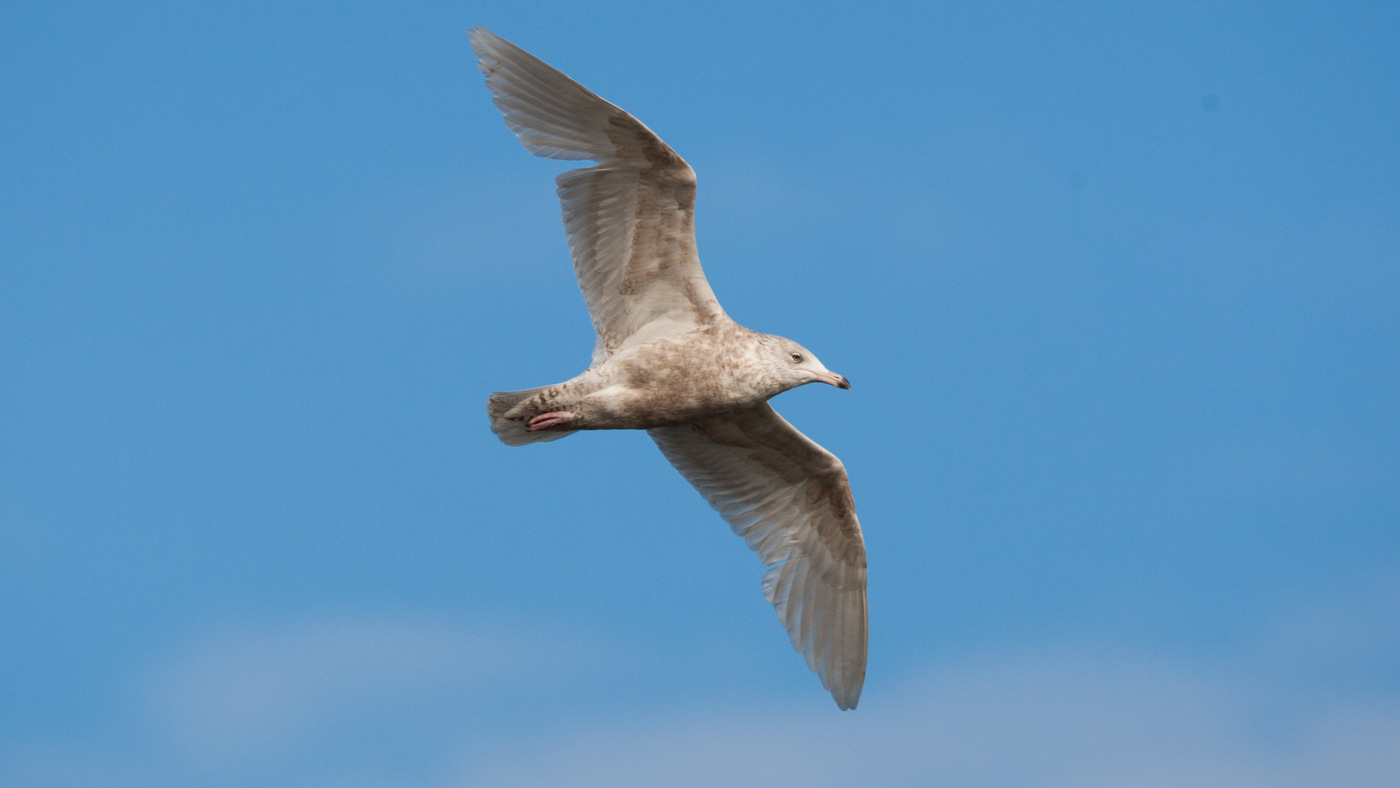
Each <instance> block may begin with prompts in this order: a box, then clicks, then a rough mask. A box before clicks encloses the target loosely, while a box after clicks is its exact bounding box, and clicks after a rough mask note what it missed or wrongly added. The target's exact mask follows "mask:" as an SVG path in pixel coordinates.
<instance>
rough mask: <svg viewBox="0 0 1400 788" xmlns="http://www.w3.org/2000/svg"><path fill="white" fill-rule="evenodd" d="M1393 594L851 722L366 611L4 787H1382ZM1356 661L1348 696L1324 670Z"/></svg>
mask: <svg viewBox="0 0 1400 788" xmlns="http://www.w3.org/2000/svg"><path fill="white" fill-rule="evenodd" d="M1396 587H1397V585H1396V584H1395V583H1391V582H1386V583H1380V584H1377V585H1375V586H1373V587H1370V588H1367V589H1364V590H1362V591H1358V592H1357V593H1356V594H1355V595H1353V596H1352V597H1349V598H1345V599H1338V600H1334V603H1332V604H1319V605H1317V606H1315V607H1312V608H1309V609H1307V610H1304V611H1299V612H1298V613H1297V614H1296V615H1294V616H1293V617H1290V618H1280V619H1278V620H1276V621H1274V622H1273V623H1271V624H1269V625H1267V626H1262V627H1261V628H1260V629H1259V631H1258V636H1257V638H1255V640H1254V641H1253V643H1254V645H1252V646H1245V647H1242V648H1241V649H1240V653H1239V654H1238V659H1233V660H1214V661H1211V662H1208V663H1207V662H1203V661H1190V660H1183V659H1167V658H1163V657H1161V656H1160V655H1151V654H1144V653H1133V652H1124V651H1122V650H1119V649H1115V648H1110V647H1103V646H1096V645H1092V644H1088V645H1086V644H1082V643H1081V644H1077V645H1070V646H1061V647H1040V648H1034V649H1025V650H1022V651H1018V652H1014V653H1013V652H1005V651H1003V652H999V653H988V654H983V655H980V656H978V657H976V658H967V659H964V660H963V661H961V662H958V663H956V664H942V665H939V666H938V667H936V668H932V669H929V670H927V671H925V672H923V673H922V674H920V675H916V676H912V677H910V678H908V679H907V680H906V681H905V682H903V684H902V685H901V686H898V687H897V688H896V690H895V691H893V692H891V691H889V689H888V688H889V687H890V685H889V684H886V685H885V687H886V690H885V691H884V692H878V693H876V692H868V693H867V696H866V697H865V698H864V699H863V702H862V706H861V708H860V709H859V710H858V711H856V712H853V713H846V714H843V713H838V712H836V711H835V710H834V709H831V708H828V707H827V704H826V703H816V702H815V701H814V700H813V699H812V698H811V697H809V696H806V695H804V698H803V701H802V703H801V705H800V706H799V705H773V704H769V705H763V706H760V705H757V704H755V705H752V706H749V707H740V708H736V707H735V706H733V705H732V704H726V705H722V706H721V705H719V704H718V703H717V702H716V701H700V702H696V703H692V704H688V705H684V706H678V705H673V706H669V707H665V708H657V709H653V710H650V711H642V712H638V711H637V709H636V707H635V705H633V706H632V707H631V708H623V707H620V706H618V705H606V704H605V703H602V702H596V703H595V702H584V703H580V702H579V698H578V697H577V696H575V697H573V698H571V699H570V698H564V697H562V696H559V695H558V691H559V689H560V688H561V687H562V686H563V685H564V684H565V683H567V682H571V681H577V680H579V679H580V673H579V670H578V669H579V668H580V667H583V668H584V670H585V671H586V672H588V673H596V672H598V671H599V670H601V671H603V672H605V673H616V672H618V671H625V670H627V669H628V668H627V666H626V665H624V664H622V663H621V662H618V661H617V659H616V656H617V655H615V654H612V655H610V654H608V653H606V649H607V646H605V645H603V644H601V643H599V644H595V645H594V646H592V647H585V649H584V651H583V652H582V653H581V652H580V650H579V649H578V648H577V647H574V646H572V645H571V646H570V647H569V648H567V649H562V648H560V644H561V643H569V644H573V643H577V642H580V641H583V642H586V639H581V638H579V637H577V635H576V634H573V635H570V636H568V637H564V638H561V637H559V636H558V635H557V634H551V633H548V632H543V631H542V632H540V633H528V632H525V633H522V632H518V631H516V632H512V631H507V630H505V629H500V628H494V629H493V628H484V627H474V626H469V625H462V624H451V623H443V622H431V621H423V620H404V619H395V618H374V617H368V618H365V617H361V618H344V619H338V620H331V621H319V622H310V623H306V622H303V623H300V624H295V623H283V624H278V625H264V626H256V627H248V628H236V629H228V630H225V631H222V632H219V633H217V634H213V635H210V636H207V637H204V638H201V639H198V640H197V641H196V642H194V643H193V644H192V645H190V646H189V647H188V648H185V649H181V650H178V651H176V652H174V653H171V654H168V655H166V656H165V657H164V658H162V659H160V660H157V661H156V662H155V663H153V665H152V669H151V670H150V672H149V675H148V679H147V680H146V681H145V682H144V686H146V688H147V691H146V693H145V695H144V696H143V700H142V701H141V703H140V704H139V705H140V707H141V708H139V709H133V710H130V711H131V713H130V715H129V716H130V717H131V718H132V719H138V718H140V719H144V720H146V722H145V723H144V724H142V725H134V726H132V727H131V728H130V729H129V730H120V731H117V730H108V731H105V732H100V733H94V734H93V735H92V738H90V739H88V740H82V739H75V740H72V741H67V742H52V741H49V742H29V743H28V744H26V745H25V746H23V747H12V748H10V749H9V750H8V751H7V752H4V753H0V783H5V784H31V785H54V786H59V785H63V786H79V785H82V786H90V787H92V788H104V787H105V786H117V785H141V784H201V785H246V784H259V785H322V784H324V785H364V786H369V785H395V786H404V787H414V788H449V787H453V788H455V787H456V786H522V787H525V788H528V787H529V786H558V785H570V786H585V787H586V786H595V785H597V786H602V785H606V786H618V785H668V786H701V785H703V786H712V785H732V786H746V785H763V786H765V787H771V786H784V785H793V786H796V785H801V786H823V785H831V786H835V785H887V786H901V785H910V786H913V785H969V786H1056V787H1058V786H1065V787H1069V786H1074V787H1076V788H1079V787H1081V786H1082V787H1089V788H1093V787H1096V786H1104V788H1108V787H1109V786H1122V785H1133V786H1149V787H1150V786H1163V787H1164V788H1165V786H1180V785H1192V786H1230V788H1241V787H1244V788H1248V787H1249V786H1260V787H1261V788H1263V787H1264V786H1268V787H1269V788H1292V787H1293V786H1297V787H1298V788H1302V786H1315V785H1328V786H1352V787H1356V788H1359V787H1361V786H1376V787H1377V788H1379V787H1380V786H1388V785H1390V784H1391V783H1392V782H1393V777H1394V775H1395V774H1400V687H1397V686H1395V683H1394V682H1393V681H1386V680H1384V676H1381V674H1378V673H1377V672H1376V669H1382V670H1384V669H1393V668H1394V667H1395V663H1394V661H1395V660H1396V659H1397V656H1398V655H1397V653H1396V650H1395V642H1394V640H1393V639H1387V638H1380V639H1377V638H1376V637H1363V636H1362V634H1364V633H1365V632H1367V631H1374V630H1377V629H1382V630H1386V631H1388V629H1387V628H1389V627H1390V626H1391V625H1392V623H1393V620H1394V619H1393V613H1394V610H1395V604H1396V603H1395V599H1394V597H1393V591H1394V590H1395V588H1396ZM589 654H591V657H590V656H589ZM551 655H557V656H551ZM1357 665H1361V666H1369V668H1368V669H1369V670H1370V673H1369V674H1366V675H1365V676H1362V678H1361V679H1360V680H1359V684H1357V685H1356V686H1350V685H1348V686H1342V687H1340V688H1339V687H1338V686H1337V685H1336V683H1335V682H1329V681H1326V680H1323V681H1319V680H1317V678H1316V677H1317V676H1318V675H1319V674H1320V672H1321V673H1322V674H1325V675H1330V673H1329V671H1330V672H1332V673H1335V672H1336V671H1338V670H1347V669H1349V666H1357ZM1378 676H1380V678H1377V677H1378ZM1392 678H1393V677H1392ZM609 681H612V679H610V680H609ZM138 683H140V682H138ZM1358 686H1359V687H1360V688H1361V689H1362V690H1363V691H1357V689H1358ZM594 700H595V701H597V700H598V699H597V698H595V699H594ZM532 704H533V706H532ZM445 707H451V708H452V709H454V710H456V711H453V712H451V713H440V711H439V710H440V709H441V708H445ZM462 709H468V710H470V713H468V714H463V713H461V710H462ZM347 721H350V723H349V724H347ZM367 741H368V742H373V745H371V746H368V747H367V746H366V745H365V742H367ZM389 741H392V742H396V743H394V744H392V745H390V744H385V742H389ZM406 754H407V755H406Z"/></svg>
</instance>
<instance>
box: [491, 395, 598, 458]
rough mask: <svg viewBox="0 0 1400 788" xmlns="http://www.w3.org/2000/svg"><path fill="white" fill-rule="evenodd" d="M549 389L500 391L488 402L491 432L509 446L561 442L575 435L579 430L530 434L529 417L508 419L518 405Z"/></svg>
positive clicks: (543, 431) (539, 431)
mask: <svg viewBox="0 0 1400 788" xmlns="http://www.w3.org/2000/svg"><path fill="white" fill-rule="evenodd" d="M547 388H549V387H548V386H541V387H539V388H537V389H524V390H523V391H498V392H496V393H495V394H492V395H491V397H490V398H489V399H487V400H486V415H488V416H490V417H491V431H492V432H494V433H496V437H497V438H500V439H501V443H504V444H506V445H507V446H524V445H525V444H527V443H543V442H544V441H555V440H559V439H560V438H563V437H565V436H566V435H573V434H574V433H575V432H577V430H538V431H536V432H530V431H529V430H528V429H526V427H525V424H526V422H528V421H529V418H528V417H525V418H519V417H517V418H507V416H506V414H507V413H509V412H510V411H511V409H513V408H514V407H515V406H516V405H519V404H520V403H522V402H524V401H525V400H527V399H529V398H530V397H532V396H534V395H535V394H538V393H540V392H541V391H544V390H545V389H547ZM532 415H533V414H532Z"/></svg>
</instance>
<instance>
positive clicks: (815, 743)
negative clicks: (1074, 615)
mask: <svg viewBox="0 0 1400 788" xmlns="http://www.w3.org/2000/svg"><path fill="white" fill-rule="evenodd" d="M1276 700H1277V699H1276V698H1260V697H1257V696H1255V695H1253V694H1252V692H1250V691H1245V690H1242V689H1241V688H1240V687H1238V686H1236V685H1235V684H1234V683H1232V682H1229V681H1225V680H1222V679H1220V678H1213V677H1210V676H1208V675H1202V674H1201V673H1200V672H1196V671H1191V670H1185V669H1182V668H1179V667H1178V668H1172V667H1168V666H1161V665H1153V664H1149V663H1145V662H1143V661H1134V660H1131V659H1126V658H1121V657H1119V658H1109V659H1105V658H1103V657H1102V656H1099V655H1095V654H1093V653H1078V654H1076V653H1066V652H1061V653H1055V654H1038V655H1025V656H1021V657H1015V658H998V659H990V660H987V661H985V662H982V663H979V664H966V665H962V666H959V667H957V668H951V669H944V670H940V671H938V672H937V673H936V674H934V675H931V676H927V677H924V678H922V679H920V680H917V681H914V682H911V683H910V684H909V685H908V686H906V687H905V688H903V689H902V690H901V691H900V692H898V693H897V694H896V695H895V699H894V700H893V702H891V701H890V700H886V701H885V702H884V704H883V705H882V704H881V701H880V699H879V698H878V697H867V698H866V700H865V702H864V703H863V706H862V708H861V709H860V710H858V711H856V712H852V713H849V714H839V713H836V712H834V711H831V712H825V711H823V712H820V713H813V714H787V713H783V712H781V711H773V710H765V709H750V710H747V711H746V712H744V713H740V714H730V715H711V716H704V717H701V718H700V719H695V718H693V717H691V718H683V719H672V720H666V719H654V720H637V721H630V722H622V721H613V722H611V723H602V724H600V725H599V726H598V727H597V728H596V729H593V730H587V729H586V728H585V726H580V728H579V729H578V730H574V731H572V732H570V733H567V734H565V735H563V736H560V737H558V738H554V739H535V740H532V741H528V742H522V743H521V746H520V748H519V749H518V750H516V751H515V752H512V753H508V754H503V755H502V756H501V757H500V758H499V759H498V760H497V761H496V762H495V763H493V764H491V765H489V766H478V767H476V768H473V769H471V770H468V771H466V772H465V773H464V774H463V775H462V776H461V780H460V782H458V783H457V784H458V785H472V786H476V785H481V786H522V787H525V786H557V785H571V786H594V785H599V786H601V785H608V786H617V785H668V786H692V785H693V786H713V785H728V786H746V785H763V786H768V787H771V786H785V785H794V786H796V785H801V786H824V785H831V786H837V785H841V786H846V785H883V786H898V785H960V786H961V785H968V786H1105V788H1107V787H1108V786H1124V785H1132V786H1164V787H1165V786H1182V785H1190V786H1231V788H1240V787H1241V786H1261V787H1262V786H1270V787H1271V788H1288V786H1300V788H1301V786H1316V785H1329V786H1377V788H1379V787H1380V786H1388V785H1390V784H1392V782H1393V779H1394V775H1395V774H1400V704H1397V703H1395V702H1394V700H1395V699H1391V701H1390V702H1389V703H1388V704H1377V705H1376V706H1375V707H1365V706H1358V705H1352V706H1349V707H1343V708H1334V709H1330V710H1317V709H1299V710H1294V713H1293V716H1292V718H1290V719H1283V720H1279V719H1261V713H1263V712H1264V711H1265V710H1266V708H1269V707H1272V706H1274V705H1275V702H1276ZM1286 716H1288V715H1286Z"/></svg>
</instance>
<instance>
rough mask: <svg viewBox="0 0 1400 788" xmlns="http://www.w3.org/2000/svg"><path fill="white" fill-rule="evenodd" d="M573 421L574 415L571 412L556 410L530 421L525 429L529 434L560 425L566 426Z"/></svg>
mask: <svg viewBox="0 0 1400 788" xmlns="http://www.w3.org/2000/svg"><path fill="white" fill-rule="evenodd" d="M573 420H574V414H573V412H572V411H567V410H556V411H554V412H552V413H541V414H540V415H538V416H536V417H534V418H533V419H530V423H529V424H528V425H527V426H526V429H528V430H529V431H530V432H534V431H536V430H548V429H552V428H554V427H558V426H559V425H561V424H567V423H569V422H571V421H573Z"/></svg>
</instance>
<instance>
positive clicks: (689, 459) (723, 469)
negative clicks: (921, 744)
mask: <svg viewBox="0 0 1400 788" xmlns="http://www.w3.org/2000/svg"><path fill="white" fill-rule="evenodd" d="M647 432H648V433H649V434H650V435H651V437H652V439H653V440H655V441H656V445H657V446H660V447H661V451H662V453H663V454H665V455H666V459H668V460H670V461H671V464H672V465H674V466H676V470H678V471H680V472H681V475H682V476H684V477H685V478H686V480H687V481H689V482H690V483H691V484H693V485H695V489H697V490H699V491H700V494H701V495H702V496H704V497H705V500H706V501H709V503H710V505H711V506H713V507H714V508H715V510H716V511H718V512H719V513H720V514H721V515H722V516H723V517H724V519H725V520H727V521H729V524H730V525H731V526H732V527H733V528H734V532H735V533H737V534H738V535H740V536H742V537H744V541H746V542H748V544H749V547H751V548H753V549H754V551H755V552H757V553H758V556H759V558H761V559H762V560H763V564H764V566H767V567H769V569H768V571H767V572H765V573H764V575H763V595H764V596H765V597H767V598H768V601H769V602H772V603H773V605H774V607H776V608H777V611H778V620H779V621H781V622H782V624H783V626H784V627H787V631H788V637H789V638H790V639H791V640H792V647H793V648H795V649H797V650H798V651H800V652H802V654H803V655H804V656H805V657H806V658H807V667H809V668H811V669H812V670H814V671H816V672H817V674H818V675H819V676H821V679H822V686H824V687H826V688H827V689H828V690H831V696H832V697H833V698H835V699H836V705H838V706H840V707H841V708H843V709H853V708H855V705H856V702H857V701H859V700H860V688H861V685H863V684H864V683H865V651H866V642H867V634H868V629H867V620H866V608H865V542H864V540H862V538H861V534H860V523H859V522H858V521H857V520H856V510H855V503H854V502H853V501H852V500H851V486H850V483H849V481H848V480H847V478H846V468H845V466H843V465H842V464H841V461H840V460H838V459H836V457H835V455H833V454H832V453H831V452H829V451H827V450H826V449H823V448H822V447H821V446H818V445H817V444H816V443H815V442H814V441H812V440H811V439H810V438H808V437H807V436H806V435H803V434H802V433H800V432H798V431H797V429H796V428H795V427H793V426H792V425H791V424H788V423H787V421H785V420H784V419H783V417H782V416H779V415H778V413H777V411H775V410H773V408H772V407H770V406H769V405H768V403H766V402H765V403H764V404H762V405H759V406H757V407H753V408H748V409H746V410H740V411H733V412H730V413H726V414H724V415H721V416H712V417H710V418H706V419H702V420H700V421H696V422H694V423H691V424H683V425H680V426H675V427H660V428H657V429H652V430H648V431H647Z"/></svg>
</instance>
